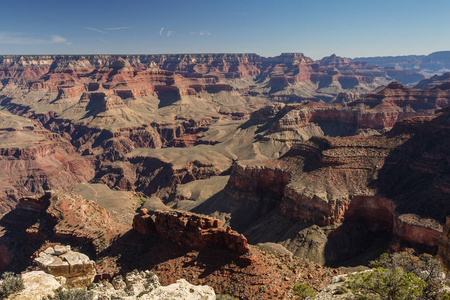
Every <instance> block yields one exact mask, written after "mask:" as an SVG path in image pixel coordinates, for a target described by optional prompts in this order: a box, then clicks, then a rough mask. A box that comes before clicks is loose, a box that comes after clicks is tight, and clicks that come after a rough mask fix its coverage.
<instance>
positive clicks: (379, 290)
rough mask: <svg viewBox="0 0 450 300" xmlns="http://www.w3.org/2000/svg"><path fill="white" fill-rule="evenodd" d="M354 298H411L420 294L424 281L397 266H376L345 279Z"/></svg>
mask: <svg viewBox="0 0 450 300" xmlns="http://www.w3.org/2000/svg"><path fill="white" fill-rule="evenodd" d="M347 283H348V286H349V288H350V290H351V291H352V292H353V294H355V298H356V299H386V300H410V299H411V300H412V299H417V298H418V297H420V296H422V294H423V289H424V288H425V285H426V284H425V281H423V280H422V279H420V278H418V277H417V276H416V275H414V274H413V273H405V272H404V271H403V269H401V268H399V267H397V268H395V269H393V270H389V269H385V268H376V269H374V270H373V271H369V272H362V273H358V274H355V275H351V276H349V280H348V281H347Z"/></svg>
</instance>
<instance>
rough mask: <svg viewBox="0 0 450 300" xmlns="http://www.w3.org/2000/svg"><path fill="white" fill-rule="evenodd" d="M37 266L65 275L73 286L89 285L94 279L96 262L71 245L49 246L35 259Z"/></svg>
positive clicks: (49, 272) (68, 282)
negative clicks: (72, 249)
mask: <svg viewBox="0 0 450 300" xmlns="http://www.w3.org/2000/svg"><path fill="white" fill-rule="evenodd" d="M35 263H36V264H37V266H38V267H39V268H40V269H41V270H43V271H45V272H46V273H48V274H51V275H53V276H63V277H65V278H66V284H68V285H70V286H72V287H87V286H88V285H90V284H91V283H92V282H93V281H94V277H95V274H96V272H95V262H94V261H93V260H90V259H89V257H88V256H87V255H85V254H83V253H79V252H76V251H71V250H70V246H61V245H56V246H54V247H49V248H47V249H45V250H44V251H43V252H40V253H39V256H38V257H37V258H36V259H35Z"/></svg>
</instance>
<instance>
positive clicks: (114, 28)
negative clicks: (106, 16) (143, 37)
mask: <svg viewBox="0 0 450 300" xmlns="http://www.w3.org/2000/svg"><path fill="white" fill-rule="evenodd" d="M128 28H130V27H110V28H105V30H123V29H128Z"/></svg>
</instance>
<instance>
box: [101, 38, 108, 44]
mask: <svg viewBox="0 0 450 300" xmlns="http://www.w3.org/2000/svg"><path fill="white" fill-rule="evenodd" d="M100 41H102V42H103V43H105V44H110V42H108V41H107V40H104V39H100Z"/></svg>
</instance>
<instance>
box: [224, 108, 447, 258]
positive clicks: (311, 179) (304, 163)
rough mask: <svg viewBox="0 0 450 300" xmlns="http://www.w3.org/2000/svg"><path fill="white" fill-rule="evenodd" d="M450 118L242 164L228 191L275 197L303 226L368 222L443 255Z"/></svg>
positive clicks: (304, 146) (421, 120) (420, 120)
mask: <svg viewBox="0 0 450 300" xmlns="http://www.w3.org/2000/svg"><path fill="white" fill-rule="evenodd" d="M449 113H450V112H449V110H448V109H447V110H443V111H441V112H439V113H438V114H436V115H433V116H430V117H415V118H413V119H407V120H404V121H402V122H399V123H398V124H397V125H396V126H395V127H394V129H393V130H392V131H390V132H388V133H386V134H384V135H381V136H372V137H347V138H331V137H327V138H313V139H310V140H309V141H308V142H306V143H301V144H299V145H297V146H295V147H293V148H292V149H291V150H290V151H289V152H288V153H286V154H285V155H284V156H283V157H281V158H280V159H277V160H269V161H265V162H261V161H256V162H255V161H239V162H237V163H236V164H235V165H234V167H233V169H232V173H231V177H230V180H229V182H228V185H227V187H226V189H225V190H226V192H227V193H228V194H230V195H231V196H233V197H239V198H240V199H246V200H250V201H255V202H256V203H257V202H258V201H262V199H263V198H264V196H265V195H266V194H267V193H269V194H270V195H272V199H273V201H274V203H276V205H277V206H278V207H279V208H280V211H281V213H282V214H283V215H285V216H287V217H289V218H292V219H295V220H296V221H298V222H312V223H316V224H320V225H327V224H336V223H341V222H356V221H358V222H359V221H364V222H367V223H368V224H372V225H370V226H373V228H374V230H379V229H380V230H384V231H387V232H390V233H391V234H394V235H396V236H398V237H399V238H400V240H401V241H402V242H404V243H411V244H422V245H427V246H429V247H431V248H432V249H434V251H436V249H437V245H438V239H439V236H440V233H441V232H442V225H440V224H442V223H443V220H444V219H445V217H446V216H447V215H448V214H449V211H448V205H447V201H448V197H449V194H448V193H449V190H448V189H446V188H445V187H446V183H445V182H446V180H447V177H448V176H447V174H448V171H447V170H448V167H449V166H448V161H447V159H446V157H448V148H447V147H448V146H447V144H448V142H449V137H448V134H447V132H448V127H449V122H448V120H449V119H448V115H449ZM276 173H279V174H285V175H282V176H280V175H279V176H274V174H276ZM281 178H286V180H284V181H283V180H281V181H280V180H278V179H281ZM275 179H277V180H275ZM419 182H420V184H418V183H419ZM264 201H267V200H264Z"/></svg>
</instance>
